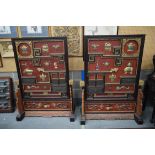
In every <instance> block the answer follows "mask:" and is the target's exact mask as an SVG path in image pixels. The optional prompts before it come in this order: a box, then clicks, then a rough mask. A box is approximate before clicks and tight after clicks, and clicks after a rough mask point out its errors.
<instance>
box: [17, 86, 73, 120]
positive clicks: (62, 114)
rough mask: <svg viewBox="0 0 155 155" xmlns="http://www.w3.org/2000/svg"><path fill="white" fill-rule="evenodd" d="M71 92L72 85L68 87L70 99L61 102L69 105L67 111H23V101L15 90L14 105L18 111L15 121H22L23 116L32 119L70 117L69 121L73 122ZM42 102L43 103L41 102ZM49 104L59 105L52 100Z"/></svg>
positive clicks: (57, 101)
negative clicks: (34, 117)
mask: <svg viewBox="0 0 155 155" xmlns="http://www.w3.org/2000/svg"><path fill="white" fill-rule="evenodd" d="M72 94H73V91H72V85H70V99H66V100H63V101H62V100H61V102H63V103H64V104H65V102H67V103H70V106H69V107H70V108H69V109H67V110H53V109H50V110H46V109H45V110H25V108H24V101H23V99H22V97H21V92H20V89H18V90H17V93H16V98H17V101H16V104H17V109H18V115H17V117H16V120H17V121H22V120H23V118H24V117H25V116H29V117H31V116H32V117H33V116H39V117H55V116H57V117H70V121H71V122H74V120H75V115H74V111H75V108H74V104H73V96H72ZM42 102H43V101H42ZM50 103H51V104H52V103H54V104H56V103H59V100H56V101H55V100H54V101H50Z"/></svg>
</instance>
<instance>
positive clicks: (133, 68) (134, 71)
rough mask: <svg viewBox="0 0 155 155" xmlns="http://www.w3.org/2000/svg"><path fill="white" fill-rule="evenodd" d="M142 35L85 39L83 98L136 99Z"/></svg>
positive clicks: (142, 41)
mask: <svg viewBox="0 0 155 155" xmlns="http://www.w3.org/2000/svg"><path fill="white" fill-rule="evenodd" d="M143 46H144V35H130V36H127V35H125V36H123V35H122V36H86V37H85V46H84V53H85V83H86V88H85V99H86V100H87V99H88V100H102V99H104V100H106V98H107V99H108V100H109V99H110V98H111V100H114V99H116V100H117V99H118V100H120V99H121V98H124V99H133V98H135V99H136V96H137V91H138V80H139V74H140V64H141V59H142V53H143Z"/></svg>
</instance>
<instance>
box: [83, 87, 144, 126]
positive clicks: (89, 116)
mask: <svg viewBox="0 0 155 155" xmlns="http://www.w3.org/2000/svg"><path fill="white" fill-rule="evenodd" d="M142 98H143V93H142V89H141V88H139V90H138V98H137V104H136V112H135V113H134V112H133V113H129V112H126V113H119V112H117V113H107V112H102V113H86V112H85V103H86V102H85V100H84V89H82V110H81V122H80V124H81V125H85V121H86V120H129V119H135V121H136V122H137V124H143V119H142Z"/></svg>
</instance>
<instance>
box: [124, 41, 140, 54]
mask: <svg viewBox="0 0 155 155" xmlns="http://www.w3.org/2000/svg"><path fill="white" fill-rule="evenodd" d="M137 51H138V43H137V41H135V40H129V41H127V42H126V43H125V46H124V52H125V53H127V54H134V53H136V52H137Z"/></svg>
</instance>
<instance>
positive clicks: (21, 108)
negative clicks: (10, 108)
mask: <svg viewBox="0 0 155 155" xmlns="http://www.w3.org/2000/svg"><path fill="white" fill-rule="evenodd" d="M16 98H17V101H16V103H17V109H18V113H19V114H18V115H17V117H16V121H22V120H23V118H24V117H25V111H24V106H23V102H22V98H21V93H20V89H18V90H17V93H16Z"/></svg>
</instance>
